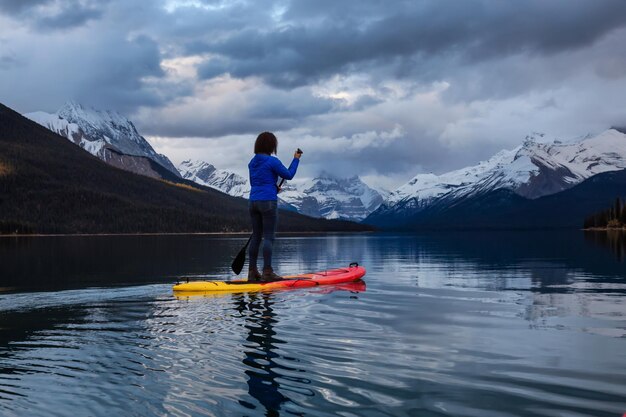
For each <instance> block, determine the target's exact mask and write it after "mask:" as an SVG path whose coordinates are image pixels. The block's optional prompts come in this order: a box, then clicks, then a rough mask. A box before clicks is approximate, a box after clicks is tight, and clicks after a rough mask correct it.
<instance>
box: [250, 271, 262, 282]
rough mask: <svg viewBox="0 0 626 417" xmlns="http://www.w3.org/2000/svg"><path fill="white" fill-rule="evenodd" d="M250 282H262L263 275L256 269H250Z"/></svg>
mask: <svg viewBox="0 0 626 417" xmlns="http://www.w3.org/2000/svg"><path fill="white" fill-rule="evenodd" d="M248 281H261V274H260V273H259V270H258V269H256V268H250V269H248Z"/></svg>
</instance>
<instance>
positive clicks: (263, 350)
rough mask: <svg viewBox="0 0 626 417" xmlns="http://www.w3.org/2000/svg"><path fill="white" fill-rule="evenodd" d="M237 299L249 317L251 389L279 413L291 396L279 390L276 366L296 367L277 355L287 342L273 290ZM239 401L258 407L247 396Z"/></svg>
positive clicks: (247, 353)
mask: <svg viewBox="0 0 626 417" xmlns="http://www.w3.org/2000/svg"><path fill="white" fill-rule="evenodd" d="M233 301H234V304H235V309H236V310H237V311H238V312H239V313H240V314H241V315H242V316H243V317H245V318H246V324H245V328H246V329H247V330H248V337H247V338H246V341H247V342H248V343H246V344H245V345H244V346H245V348H246V350H245V358H244V359H243V364H244V365H245V366H246V368H247V370H246V371H245V372H246V375H247V376H248V393H249V394H250V395H251V396H252V397H253V398H255V399H256V400H257V401H258V402H259V403H261V405H263V407H265V409H266V415H267V416H279V415H280V409H281V406H282V405H283V404H284V403H286V402H288V401H290V399H289V398H287V397H286V396H285V395H283V394H282V393H281V392H280V391H279V388H281V385H280V383H279V382H278V381H277V378H279V377H280V376H281V375H280V374H278V373H277V372H276V370H277V369H284V370H292V371H293V370H294V369H293V368H288V367H286V366H284V365H280V364H278V363H276V359H277V358H280V355H279V354H278V353H276V348H277V345H279V344H284V343H286V342H285V341H283V340H280V339H279V338H277V337H276V332H275V331H274V325H275V324H276V323H277V318H276V313H275V312H274V310H273V308H272V305H273V302H272V294H268V293H251V294H237V295H234V296H233ZM292 379H293V378H292ZM298 381H299V382H303V383H310V381H308V380H305V379H302V378H298ZM300 392H301V391H300ZM301 393H302V392H301ZM310 395H313V393H311V394H310ZM239 403H240V404H241V405H242V406H244V407H246V408H250V409H255V408H256V406H255V405H254V404H252V403H249V402H247V401H244V400H239ZM291 414H294V415H298V413H291Z"/></svg>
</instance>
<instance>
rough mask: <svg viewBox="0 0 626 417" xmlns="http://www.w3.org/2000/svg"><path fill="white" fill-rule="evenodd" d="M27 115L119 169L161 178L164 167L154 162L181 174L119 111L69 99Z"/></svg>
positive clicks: (177, 175)
mask: <svg viewBox="0 0 626 417" xmlns="http://www.w3.org/2000/svg"><path fill="white" fill-rule="evenodd" d="M24 116H26V117H28V118H29V119H31V120H33V121H35V122H37V123H39V124H40V125H42V126H44V127H46V128H48V129H50V130H52V131H53V132H56V133H58V134H60V135H61V136H64V137H66V138H67V139H69V140H70V141H72V142H74V143H75V144H77V145H78V146H80V147H81V148H83V149H85V150H86V151H87V152H89V153H91V154H92V155H94V156H96V157H98V158H100V159H102V160H103V161H105V162H107V163H109V164H111V165H114V166H116V167H118V168H122V169H126V170H128V171H132V172H135V173H138V174H142V175H148V176H151V177H156V178H162V177H163V176H164V175H163V172H162V169H159V168H158V167H155V166H154V165H153V164H152V163H151V162H150V161H152V162H155V163H157V164H158V165H159V166H160V167H162V168H165V169H166V170H167V171H169V172H171V173H172V174H174V175H175V176H176V177H179V173H178V170H177V169H176V167H174V165H173V164H172V162H171V161H170V160H169V159H168V158H167V157H166V156H165V155H162V154H158V153H157V152H156V151H155V150H154V149H153V148H152V146H151V145H150V144H149V143H148V142H147V141H146V140H145V139H144V138H143V136H141V135H140V134H139V133H138V132H137V129H136V128H135V125H134V124H133V123H132V122H131V121H130V120H128V119H127V118H126V117H124V116H122V115H121V114H119V113H117V112H114V111H100V110H95V109H92V108H88V107H84V106H82V105H80V104H77V103H74V102H68V103H66V104H65V105H64V106H63V107H61V109H59V110H58V111H57V112H56V113H45V112H34V113H27V114H25V115H24ZM159 171H161V172H159Z"/></svg>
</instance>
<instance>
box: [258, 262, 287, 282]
mask: <svg viewBox="0 0 626 417" xmlns="http://www.w3.org/2000/svg"><path fill="white" fill-rule="evenodd" d="M282 279H283V277H281V276H280V275H276V274H275V273H274V270H273V269H272V267H271V266H269V267H267V268H263V277H262V278H261V280H262V281H265V282H272V281H281V280H282Z"/></svg>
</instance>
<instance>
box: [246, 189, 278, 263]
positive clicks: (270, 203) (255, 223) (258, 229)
mask: <svg viewBox="0 0 626 417" xmlns="http://www.w3.org/2000/svg"><path fill="white" fill-rule="evenodd" d="M250 217H251V218H252V239H251V240H250V247H249V249H248V256H249V257H250V268H256V267H257V259H258V258H259V247H260V246H261V239H263V269H265V268H269V267H271V266H272V247H273V246H274V235H275V234H276V223H277V220H278V204H277V202H276V200H262V201H250Z"/></svg>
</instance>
